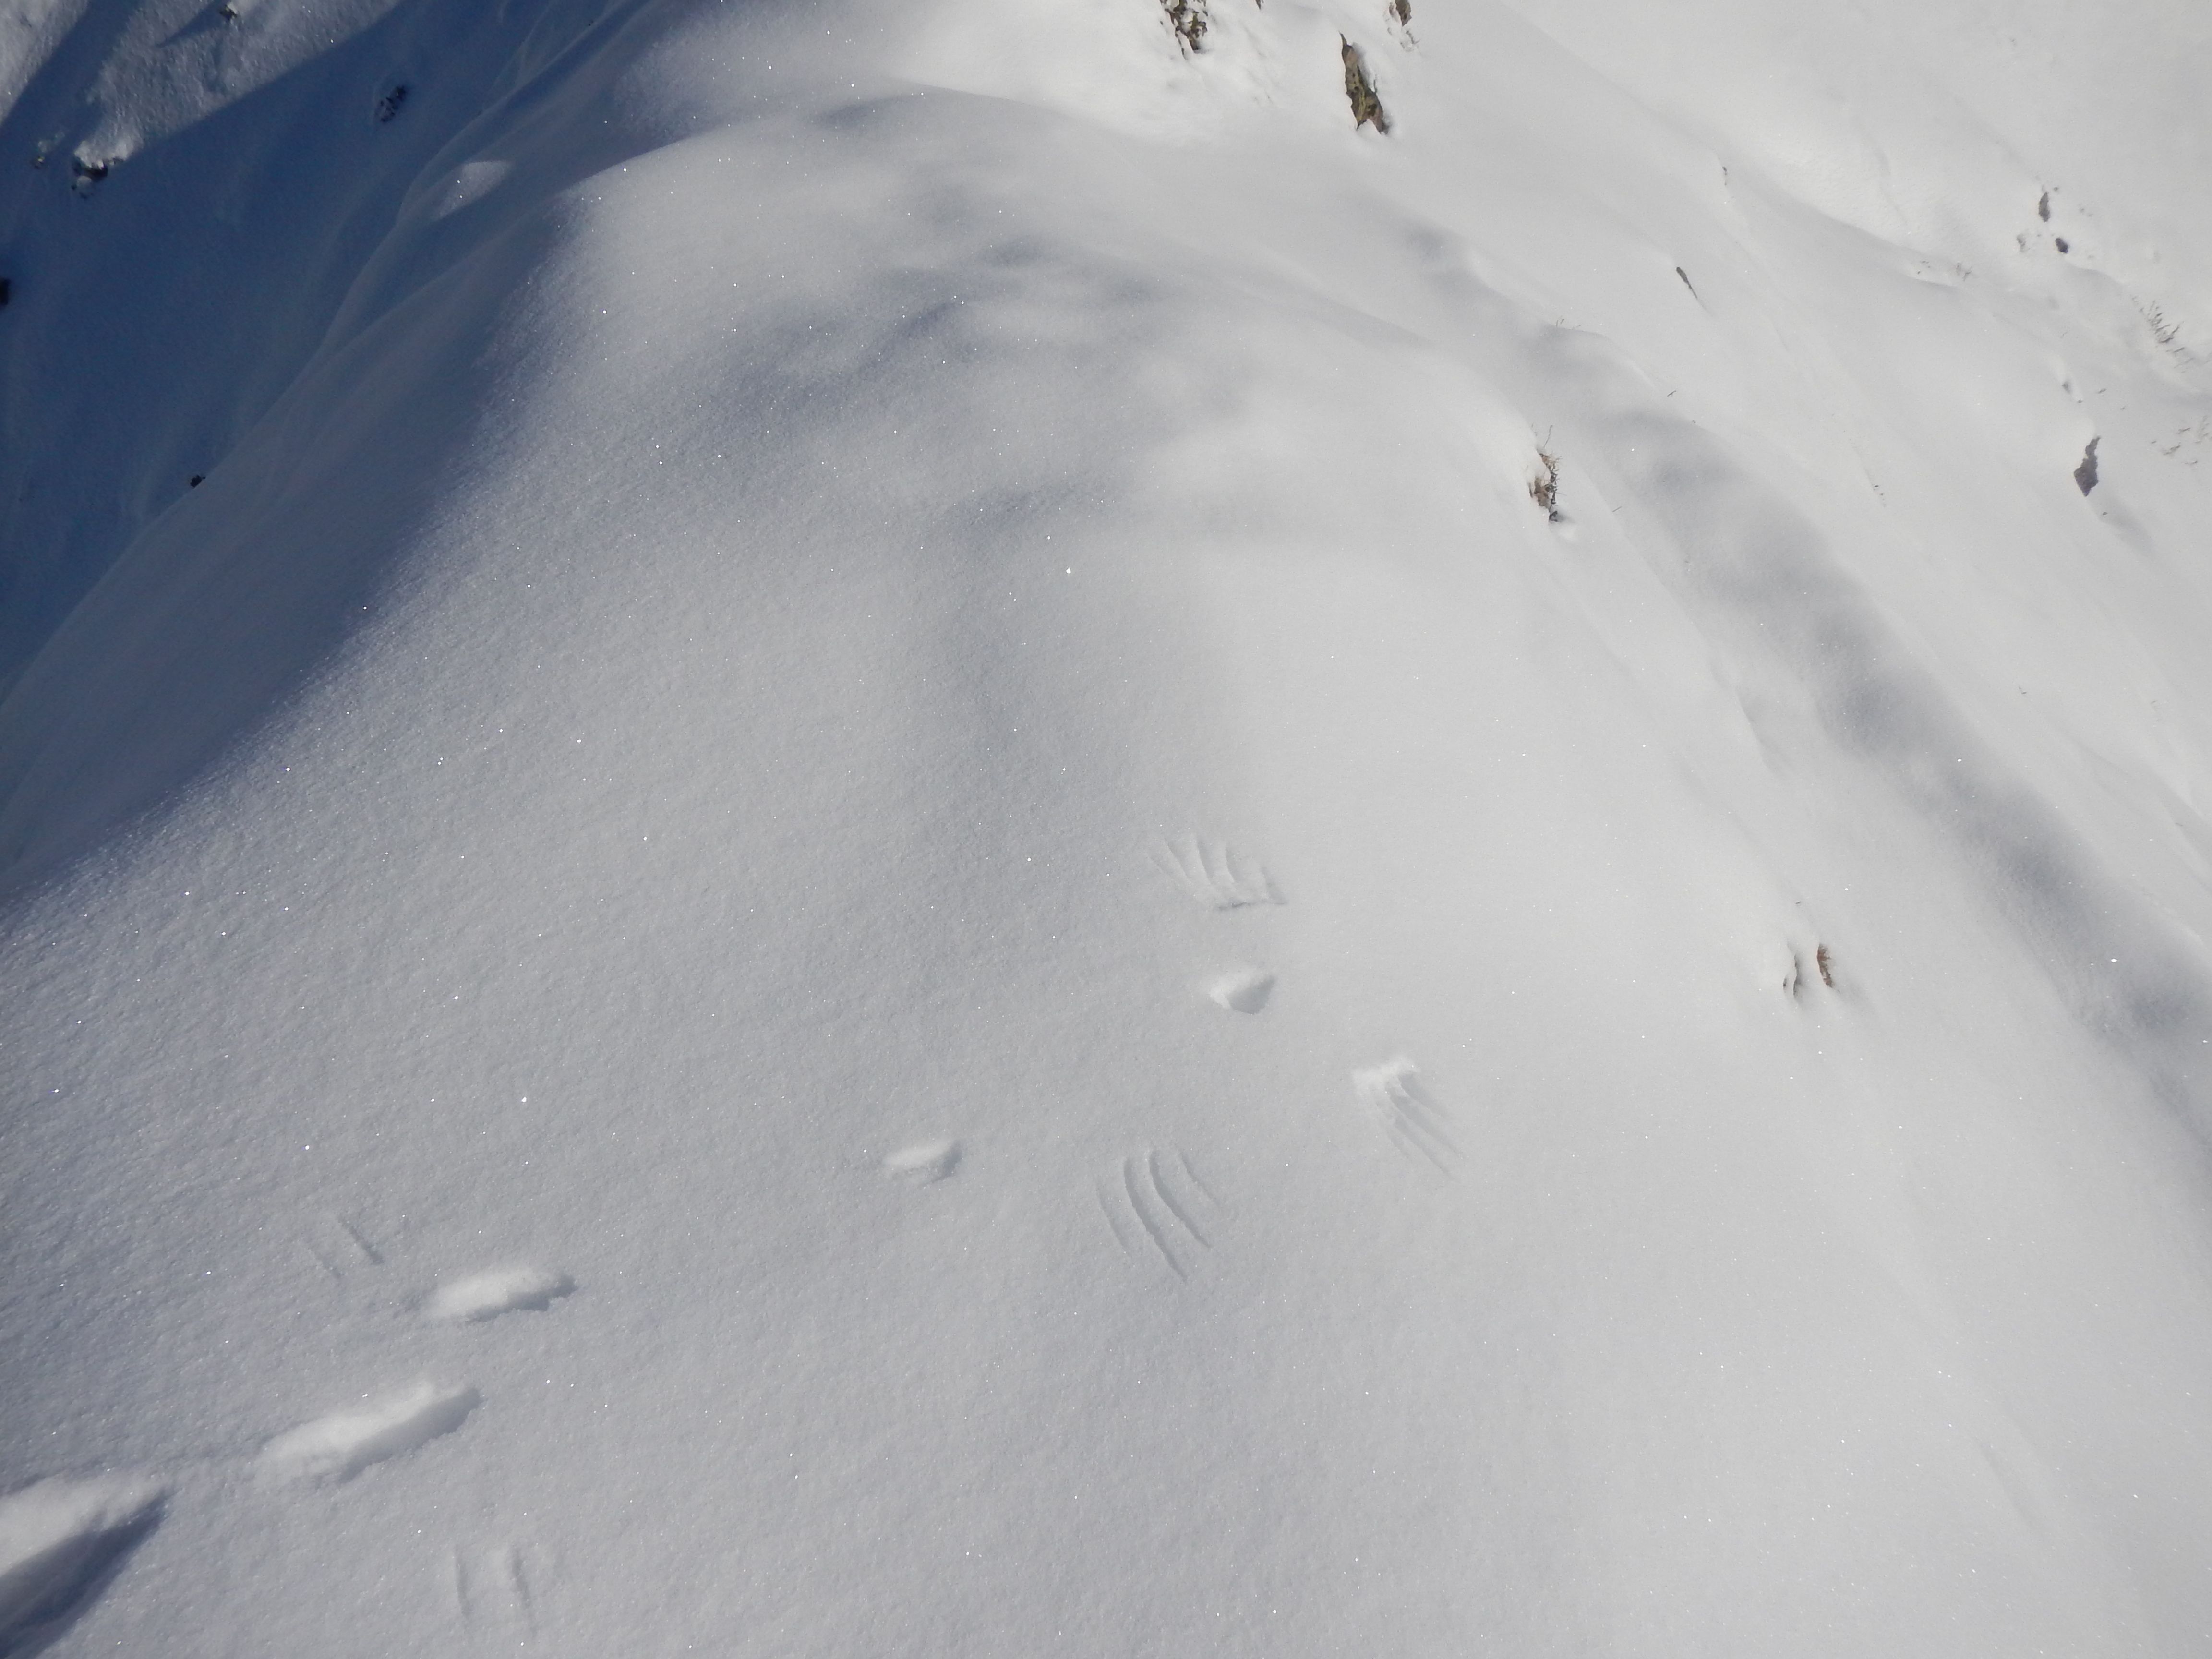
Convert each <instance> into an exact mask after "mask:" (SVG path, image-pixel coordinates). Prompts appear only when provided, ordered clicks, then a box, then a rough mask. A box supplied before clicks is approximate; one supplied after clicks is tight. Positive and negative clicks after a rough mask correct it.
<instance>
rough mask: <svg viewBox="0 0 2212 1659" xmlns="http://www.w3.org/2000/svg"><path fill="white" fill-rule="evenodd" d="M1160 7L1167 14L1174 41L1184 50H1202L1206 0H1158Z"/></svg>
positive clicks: (1204, 32) (1204, 37) (1204, 34)
mask: <svg viewBox="0 0 2212 1659" xmlns="http://www.w3.org/2000/svg"><path fill="white" fill-rule="evenodd" d="M1160 7H1161V9H1162V10H1164V11H1165V12H1166V13H1167V15H1168V27H1170V28H1171V29H1173V30H1174V31H1175V37H1176V43H1177V44H1178V45H1180V46H1182V49H1183V50H1184V51H1185V52H1199V51H1201V50H1203V48H1202V47H1201V46H1200V42H1201V41H1203V40H1205V39H1206V0H1160Z"/></svg>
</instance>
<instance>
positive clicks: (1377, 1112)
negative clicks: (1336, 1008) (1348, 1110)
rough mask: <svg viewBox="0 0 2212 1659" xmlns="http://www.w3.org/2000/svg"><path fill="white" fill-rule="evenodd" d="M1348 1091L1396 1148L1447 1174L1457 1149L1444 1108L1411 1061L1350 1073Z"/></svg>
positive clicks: (1399, 1061)
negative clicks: (1350, 1083) (1385, 1131)
mask: <svg viewBox="0 0 2212 1659" xmlns="http://www.w3.org/2000/svg"><path fill="white" fill-rule="evenodd" d="M1352 1091H1353V1092H1354V1093H1355V1094H1356V1095H1358V1097H1359V1103H1360V1104H1361V1105H1362V1106H1363V1107H1364V1108H1366V1109H1367V1110H1368V1112H1369V1113H1370V1114H1371V1115H1373V1116H1374V1118H1375V1120H1376V1121H1377V1122H1378V1123H1380V1124H1381V1125H1382V1126H1383V1128H1384V1129H1386V1130H1387V1131H1389V1135H1390V1138H1391V1139H1393V1140H1395V1141H1396V1142H1397V1143H1398V1146H1399V1147H1400V1148H1401V1150H1402V1151H1404V1152H1408V1153H1411V1154H1413V1155H1414V1156H1416V1157H1419V1158H1425V1159H1426V1160H1427V1161H1428V1162H1430V1163H1431V1164H1435V1165H1436V1166H1437V1169H1439V1170H1443V1171H1444V1173H1446V1174H1447V1175H1449V1173H1450V1172H1451V1165H1452V1160H1453V1159H1455V1158H1457V1157H1458V1156H1459V1148H1458V1147H1457V1146H1454V1145H1453V1144H1452V1138H1451V1134H1450V1132H1449V1127H1447V1126H1448V1123H1449V1120H1448V1119H1447V1117H1446V1115H1445V1113H1444V1109H1443V1106H1442V1105H1440V1104H1439V1103H1437V1098H1436V1097H1435V1096H1433V1095H1431V1093H1430V1092H1429V1091H1428V1085H1425V1084H1424V1083H1423V1082H1422V1081H1421V1073H1420V1071H1419V1068H1418V1067H1417V1066H1415V1065H1414V1064H1413V1061H1412V1060H1407V1059H1404V1058H1402V1057H1401V1058H1400V1059H1397V1060H1385V1061H1384V1062H1383V1064H1382V1065H1380V1066H1366V1067H1364V1068H1363V1069H1361V1070H1359V1071H1357V1072H1354V1073H1352Z"/></svg>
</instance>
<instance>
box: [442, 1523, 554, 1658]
mask: <svg viewBox="0 0 2212 1659" xmlns="http://www.w3.org/2000/svg"><path fill="white" fill-rule="evenodd" d="M530 1579H531V1574H530V1571H529V1568H528V1566H527V1565H526V1562H525V1561H524V1559H523V1553H522V1551H521V1550H520V1549H519V1548H517V1547H515V1546H514V1545H513V1544H495V1545H494V1546H493V1547H491V1548H489V1549H487V1550H483V1551H481V1552H479V1553H478V1554H477V1557H476V1559H475V1561H474V1563H473V1564H471V1561H470V1559H469V1557H468V1555H467V1554H466V1553H465V1552H464V1551H463V1550H462V1549H461V1548H460V1547H459V1546H458V1545H456V1546H455V1547H454V1548H453V1610H454V1612H455V1613H458V1614H459V1616H460V1620H461V1623H462V1624H464V1625H468V1626H473V1625H474V1624H475V1623H476V1621H477V1617H478V1616H479V1615H480V1614H483V1613H490V1614H492V1615H493V1616H495V1617H496V1618H497V1619H498V1620H500V1622H501V1623H502V1624H504V1625H506V1626H508V1627H509V1628H511V1629H514V1630H519V1631H520V1632H522V1633H523V1635H525V1636H526V1637H528V1636H535V1635H536V1634H537V1633H538V1612H537V1607H536V1604H535V1601H534V1600H533V1598H532V1595H531V1589H530Z"/></svg>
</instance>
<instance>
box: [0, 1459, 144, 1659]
mask: <svg viewBox="0 0 2212 1659" xmlns="http://www.w3.org/2000/svg"><path fill="white" fill-rule="evenodd" d="M166 1497H167V1489H166V1488H165V1487H163V1486H161V1485H160V1484H159V1483H157V1482H155V1481H150V1480H139V1479H136V1478H133V1477H131V1476H124V1475H116V1476H109V1477H106V1478H104V1479H99V1480H41V1481H40V1482H38V1484H37V1485H35V1486H26V1487H24V1488H23V1489H22V1490H21V1492H10V1493H9V1494H8V1496H6V1497H5V1498H0V1654H12V1653H23V1654H29V1653H31V1652H34V1651H36V1650H38V1649H40V1648H42V1647H45V1646H46V1645H47V1644H49V1643H50V1642H52V1641H53V1640H55V1639H56V1638H58V1637H59V1636H60V1635H61V1633H62V1632H63V1631H64V1630H65V1629H67V1628H68V1626H69V1625H70V1622H71V1621H72V1620H75V1619H76V1617H77V1615H78V1614H80V1613H83V1612H84V1611H85V1609H86V1608H88V1607H90V1606H91V1605H92V1604H93V1602H94V1601H97V1600H98V1599H99V1597H100V1592H101V1591H102V1590H104V1589H106V1588H107V1586H108V1585H109V1584H110V1583H112V1582H113V1580H114V1577H115V1575H116V1574H117V1573H118V1572H120V1571H122V1570H123V1564H124V1562H125V1559H128V1557H129V1556H130V1554H131V1551H132V1550H133V1549H135V1548H136V1547H137V1546H138V1545H139V1544H140V1543H141V1542H142V1541H143V1540H144V1539H145V1537H146V1535H147V1534H149V1533H150V1532H152V1531H153V1530H154V1528H155V1527H157V1526H159V1525H161V1505H162V1500H163V1499H164V1498H166Z"/></svg>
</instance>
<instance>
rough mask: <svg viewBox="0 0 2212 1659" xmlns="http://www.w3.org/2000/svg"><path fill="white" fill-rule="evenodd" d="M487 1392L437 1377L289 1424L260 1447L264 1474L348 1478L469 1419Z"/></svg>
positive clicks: (291, 1477) (332, 1480) (275, 1477)
mask: <svg viewBox="0 0 2212 1659" xmlns="http://www.w3.org/2000/svg"><path fill="white" fill-rule="evenodd" d="M482 1401H483V1395H479V1394H478V1393H477V1391H476V1390H475V1389H471V1388H467V1387H462V1388H458V1389H441V1388H440V1387H438V1385H437V1384H435V1383H416V1384H415V1385H414V1386H413V1387H412V1388H408V1389H400V1390H399V1391H398V1393H396V1394H388V1395H384V1396H383V1397H382V1398H380V1399H378V1400H374V1401H370V1402H369V1403H368V1404H367V1405H365V1406H360V1407H354V1408H352V1409H350V1410H347V1411H342V1412H332V1413H330V1415H328V1416H327V1417H319V1418H317V1419H314V1421H313V1422H312V1423H302V1424H301V1425H300V1426H299V1427H298V1428H296V1429H287V1430H286V1431H284V1432H283V1434H280V1435H278V1436H277V1437H276V1438H275V1439H273V1440H271V1441H270V1443H268V1444H267V1445H265V1446H264V1447H263V1448H262V1449H261V1456H260V1459H259V1461H258V1468H259V1469H260V1472H261V1474H263V1475H264V1477H265V1478H269V1479H273V1480H307V1481H328V1482H330V1483H331V1484H333V1485H335V1484H337V1482H339V1481H343V1480H352V1479H353V1478H354V1476H356V1474H360V1473H361V1472H362V1470H363V1469H365V1468H368V1467H370V1465H372V1464H375V1463H382V1462H387V1461H389V1460H390V1459H392V1458H394V1457H404V1455H406V1454H407V1453H409V1452H411V1451H413V1450H415V1449H416V1448H417V1447H419V1446H422V1445H426V1444H428V1443H429V1442H430V1441H433V1440H435V1439H436V1438H437V1437H439V1436H440V1435H441V1434H451V1433H452V1432H453V1431H454V1430H455V1429H458V1428H459V1427H460V1426H461V1425H462V1424H463V1423H464V1422H465V1421H466V1420H467V1418H468V1414H469V1413H471V1412H472V1411H474V1410H475V1409H476V1408H477V1406H478V1405H479V1404H481V1403H482Z"/></svg>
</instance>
